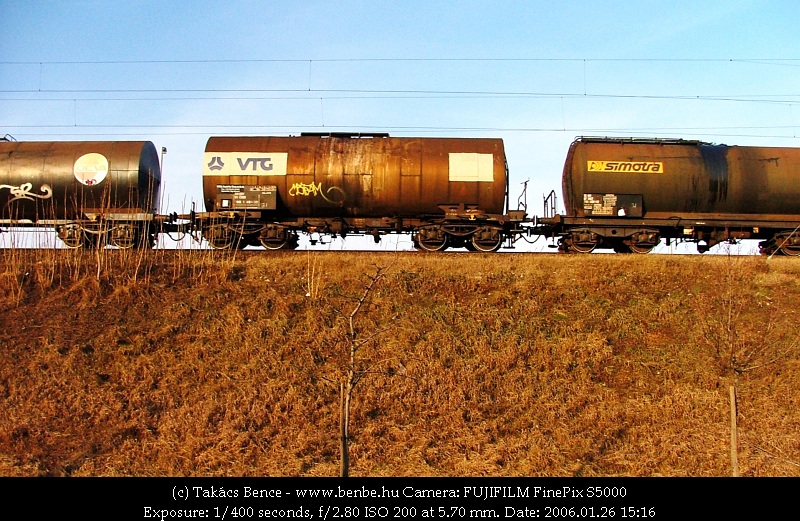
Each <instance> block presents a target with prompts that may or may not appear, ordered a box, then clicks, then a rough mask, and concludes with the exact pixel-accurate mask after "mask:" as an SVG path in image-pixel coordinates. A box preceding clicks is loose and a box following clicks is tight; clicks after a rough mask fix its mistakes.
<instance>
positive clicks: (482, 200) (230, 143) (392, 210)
mask: <svg viewBox="0 0 800 521" xmlns="http://www.w3.org/2000/svg"><path fill="white" fill-rule="evenodd" d="M203 197H204V203H205V209H206V213H205V214H204V215H203V216H202V217H201V218H200V227H201V228H202V229H203V236H204V237H205V238H206V239H207V240H208V242H209V244H211V245H212V246H213V247H216V248H229V247H233V246H238V247H242V246H246V245H248V244H252V245H262V246H264V247H265V248H267V249H291V248H294V247H296V245H297V234H298V233H299V232H306V233H311V234H313V233H315V232H318V233H321V234H334V235H341V236H342V237H344V236H345V235H347V234H369V235H372V236H373V237H375V240H376V242H377V241H378V240H379V239H380V236H381V235H383V234H386V233H402V232H410V233H412V234H413V240H414V244H415V246H416V247H417V248H419V249H422V250H427V251H440V250H443V249H446V248H447V247H450V246H453V247H461V246H464V247H467V248H470V249H473V250H477V251H494V250H496V249H498V248H499V247H500V245H501V244H502V241H503V240H504V239H505V238H507V237H508V236H509V235H510V233H511V232H510V230H511V227H512V226H514V225H515V224H514V223H519V222H521V221H522V217H523V216H524V212H514V213H513V214H512V215H509V214H508V212H507V209H506V204H507V200H508V173H507V168H506V158H505V152H504V148H503V141H502V140H501V139H486V138H482V139H470V138H412V137H401V138H398V137H389V136H388V134H301V135H300V136H292V137H211V138H210V139H209V140H208V142H207V145H206V149H205V155H204V158H203Z"/></svg>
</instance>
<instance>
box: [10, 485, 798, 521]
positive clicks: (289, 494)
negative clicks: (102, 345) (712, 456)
mask: <svg viewBox="0 0 800 521" xmlns="http://www.w3.org/2000/svg"><path fill="white" fill-rule="evenodd" d="M798 484H800V482H799V481H798V480H797V479H795V478H348V479H339V478H2V479H0V486H2V490H3V496H4V497H5V498H6V512H7V513H8V514H9V516H10V517H8V518H7V519H10V520H11V519H15V515H16V514H13V513H12V512H20V513H24V516H25V518H26V519H28V518H30V519H33V518H37V517H41V516H44V517H46V518H47V517H51V516H62V515H66V514H72V515H74V516H76V517H78V518H80V519H81V520H94V519H117V520H127V519H139V520H159V521H167V520H174V519H180V520H185V519H203V520H205V519H208V520H215V521H240V520H250V519H313V520H319V521H334V520H365V519H371V520H404V519H440V520H462V519H505V520H516V519H610V520H615V521H617V520H634V519H636V520H646V519H686V518H689V517H695V516H700V517H701V518H702V517H703V516H706V517H708V518H711V517H712V516H713V517H714V518H719V517H721V516H729V515H734V514H736V515H737V517H738V516H746V517H747V516H757V517H759V518H772V517H778V516H779V515H785V514H786V512H787V509H789V510H791V509H793V508H795V507H794V506H793V504H792V502H791V501H790V498H789V497H788V496H787V494H786V491H789V490H792V489H795V488H796V487H797V485H798ZM12 506H17V507H18V508H11V507H12Z"/></svg>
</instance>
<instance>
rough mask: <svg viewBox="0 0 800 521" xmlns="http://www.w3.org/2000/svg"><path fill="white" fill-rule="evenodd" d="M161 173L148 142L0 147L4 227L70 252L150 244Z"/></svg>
mask: <svg viewBox="0 0 800 521" xmlns="http://www.w3.org/2000/svg"><path fill="white" fill-rule="evenodd" d="M160 188H161V168H160V165H159V159H158V154H157V152H156V148H155V146H154V145H153V143H151V142H149V141H107V142H101V141H94V142H88V141H83V142H68V141H61V142H16V141H0V223H2V224H5V225H8V226H12V227H14V226H19V227H24V226H37V227H42V226H47V227H49V226H52V227H54V228H55V230H56V233H57V235H58V237H59V238H60V239H61V240H62V241H63V242H64V244H66V245H67V246H69V247H79V246H86V245H91V244H105V243H106V241H108V243H110V244H112V245H115V246H117V247H120V248H129V247H132V246H134V245H136V244H139V243H140V242H142V241H144V242H147V241H152V235H153V233H154V230H153V219H154V216H155V214H156V210H157V207H158V204H159V194H160Z"/></svg>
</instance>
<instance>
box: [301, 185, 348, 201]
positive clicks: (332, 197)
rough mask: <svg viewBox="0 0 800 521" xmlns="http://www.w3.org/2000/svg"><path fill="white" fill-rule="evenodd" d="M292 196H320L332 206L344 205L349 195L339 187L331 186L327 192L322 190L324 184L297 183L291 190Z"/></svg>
mask: <svg viewBox="0 0 800 521" xmlns="http://www.w3.org/2000/svg"><path fill="white" fill-rule="evenodd" d="M289 195H290V196H297V197H309V196H311V197H316V196H320V197H322V198H323V199H324V200H326V201H328V202H329V203H331V204H335V205H339V206H341V205H343V204H344V201H345V199H347V194H346V193H345V191H344V190H342V189H341V188H339V187H338V186H331V187H330V188H328V189H327V190H325V191H323V190H322V183H321V182H320V183H316V184H314V183H295V184H293V185H292V187H291V188H289Z"/></svg>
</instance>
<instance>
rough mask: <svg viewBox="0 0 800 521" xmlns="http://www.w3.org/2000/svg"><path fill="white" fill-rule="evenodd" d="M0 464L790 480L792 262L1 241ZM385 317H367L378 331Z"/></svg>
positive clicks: (6, 471) (799, 395) (795, 403)
mask: <svg viewBox="0 0 800 521" xmlns="http://www.w3.org/2000/svg"><path fill="white" fill-rule="evenodd" d="M0 256H2V259H3V264H2V265H1V266H0V306H2V330H1V331H0V336H1V337H2V338H1V339H0V346H1V347H0V475H5V476H38V475H77V476H119V475H135V476H234V475H236V476H297V475H302V476H336V475H337V474H338V469H339V439H338V435H339V387H338V383H337V382H339V381H341V380H340V377H341V374H343V371H346V365H347V362H348V357H349V352H348V349H347V346H348V341H349V337H348V331H349V330H348V324H347V320H346V319H345V317H346V316H347V315H348V314H349V312H350V310H351V309H352V308H353V302H354V301H353V300H352V299H353V298H355V299H358V298H359V296H361V295H362V294H363V293H364V284H365V283H366V282H367V281H368V280H369V279H368V277H369V275H374V274H375V273H376V266H377V267H381V268H386V274H385V276H384V277H383V278H382V280H381V281H380V283H379V284H377V285H376V286H375V287H374V289H373V290H372V292H371V294H370V298H369V300H368V301H367V303H365V305H364V307H363V308H362V310H361V311H360V312H359V314H358V315H357V317H356V323H355V324H356V327H357V328H358V332H359V335H361V338H364V337H365V336H366V335H370V334H372V333H377V332H381V331H383V332H382V333H381V334H380V335H378V336H377V337H376V341H375V342H371V343H370V344H369V345H365V346H364V347H363V348H362V349H361V350H360V351H359V357H360V358H361V359H363V362H364V366H363V367H364V368H368V369H369V373H368V374H366V375H365V378H364V379H363V380H362V381H361V383H360V384H359V385H358V387H357V388H356V389H355V392H354V394H353V404H352V407H353V410H352V418H351V422H352V424H351V426H350V453H351V461H350V474H351V475H353V476H521V475H526V476H618V475H625V476H652V475H668V476H726V475H731V474H732V464H731V454H730V440H731V436H730V421H729V420H730V417H729V399H728V397H729V387H730V386H731V385H736V387H737V396H738V415H737V416H738V418H737V419H738V465H739V468H740V472H741V474H742V475H745V476H800V434H799V433H800V376H798V375H800V371H798V369H800V340H798V337H797V324H798V303H800V262H799V261H798V260H796V259H778V258H774V259H771V260H767V259H764V258H757V257H722V256H716V257H700V256H689V257H678V256H631V255H628V256H624V255H587V256H567V255H529V254H515V255H506V254H490V255H481V254H467V253H463V254H433V255H424V254H415V253H396V254H387V253H378V254H366V253H346V252H330V253H314V252H293V253H285V252H276V253H266V252H252V253H251V252H236V253H226V254H221V253H220V252H205V251H191V252H189V251H164V250H158V251H151V252H133V251H128V252H126V251H111V250H108V251H103V252H97V251H94V252H93V251H82V252H81V251H65V250H57V251H56V250H53V251H46V252H34V251H28V250H5V251H4V252H1V253H0ZM384 330H385V331H384Z"/></svg>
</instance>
